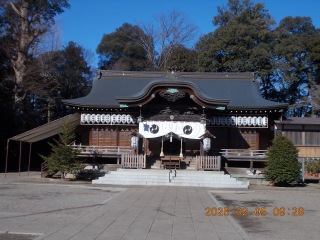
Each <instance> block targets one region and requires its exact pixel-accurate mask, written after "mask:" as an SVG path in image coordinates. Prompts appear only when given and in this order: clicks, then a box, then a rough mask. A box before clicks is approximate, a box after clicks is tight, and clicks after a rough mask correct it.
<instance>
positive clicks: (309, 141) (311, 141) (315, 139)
mask: <svg viewBox="0 0 320 240" xmlns="http://www.w3.org/2000/svg"><path fill="white" fill-rule="evenodd" d="M305 145H306V146H319V145H320V132H305Z"/></svg>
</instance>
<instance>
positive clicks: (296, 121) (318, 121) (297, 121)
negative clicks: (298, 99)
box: [274, 117, 320, 125]
mask: <svg viewBox="0 0 320 240" xmlns="http://www.w3.org/2000/svg"><path fill="white" fill-rule="evenodd" d="M274 122H275V123H276V124H285V125H288V124H292V125H320V118H314V117H312V118H311V117H287V118H286V119H285V120H282V121H280V120H275V121H274Z"/></svg>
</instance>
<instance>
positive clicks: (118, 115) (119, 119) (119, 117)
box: [116, 114, 121, 123]
mask: <svg viewBox="0 0 320 240" xmlns="http://www.w3.org/2000/svg"><path fill="white" fill-rule="evenodd" d="M116 121H117V123H121V115H120V114H117V117H116Z"/></svg>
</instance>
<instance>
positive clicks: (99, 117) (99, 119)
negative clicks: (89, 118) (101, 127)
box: [95, 114, 101, 123]
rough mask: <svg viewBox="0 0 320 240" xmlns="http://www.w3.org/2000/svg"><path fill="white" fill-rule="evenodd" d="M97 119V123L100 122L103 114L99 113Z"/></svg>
mask: <svg viewBox="0 0 320 240" xmlns="http://www.w3.org/2000/svg"><path fill="white" fill-rule="evenodd" d="M95 120H96V123H100V121H101V115H100V114H97V115H96V117H95Z"/></svg>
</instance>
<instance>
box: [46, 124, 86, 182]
mask: <svg viewBox="0 0 320 240" xmlns="http://www.w3.org/2000/svg"><path fill="white" fill-rule="evenodd" d="M74 139H75V128H74V127H72V126H71V124H70V123H69V122H63V123H62V124H61V126H60V133H59V140H56V139H54V142H55V144H52V143H48V144H49V145H50V146H51V153H50V155H49V156H47V157H46V156H42V155H40V156H41V157H42V158H43V159H44V160H45V165H46V167H47V169H49V171H48V173H49V172H58V171H60V172H61V178H63V179H64V178H65V176H66V174H67V173H73V172H75V171H77V170H81V169H82V166H81V163H82V162H81V161H79V160H78V154H79V152H80V150H75V149H73V148H72V146H70V145H69V144H70V143H71V142H72V141H74Z"/></svg>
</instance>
